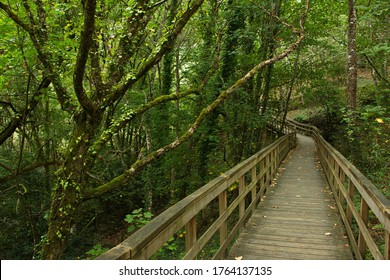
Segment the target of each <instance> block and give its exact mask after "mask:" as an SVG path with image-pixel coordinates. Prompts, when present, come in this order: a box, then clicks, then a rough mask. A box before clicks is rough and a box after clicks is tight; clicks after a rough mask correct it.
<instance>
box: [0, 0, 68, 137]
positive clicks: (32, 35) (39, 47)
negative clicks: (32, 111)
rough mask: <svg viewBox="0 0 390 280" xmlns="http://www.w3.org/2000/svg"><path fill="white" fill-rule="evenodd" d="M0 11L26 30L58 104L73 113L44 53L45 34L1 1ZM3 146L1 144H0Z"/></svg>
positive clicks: (47, 56) (64, 90)
mask: <svg viewBox="0 0 390 280" xmlns="http://www.w3.org/2000/svg"><path fill="white" fill-rule="evenodd" d="M0 9H2V10H3V11H4V12H5V13H6V14H7V15H8V17H9V18H11V19H12V20H13V21H14V22H15V23H16V24H17V25H19V26H20V27H21V28H22V29H24V30H25V31H26V32H27V33H28V34H29V35H30V39H31V41H32V43H33V45H34V47H35V49H36V51H37V53H38V57H39V60H40V61H41V62H42V64H43V66H44V67H45V70H46V71H47V73H46V74H47V77H48V78H49V79H50V80H51V82H52V83H53V86H54V89H55V91H56V94H57V99H58V102H59V103H60V104H61V108H62V109H63V110H65V111H68V112H72V111H73V110H74V105H73V104H72V99H71V97H70V96H69V95H68V93H67V92H66V89H65V88H64V87H63V86H62V85H61V83H60V79H59V77H58V75H56V74H55V73H54V70H53V65H52V64H51V63H50V62H49V61H50V59H49V57H50V55H48V54H47V53H45V52H44V50H43V48H42V44H43V43H44V42H45V38H39V36H37V35H42V34H45V33H44V32H43V33H42V32H36V30H35V29H34V26H30V25H28V24H27V23H25V22H24V21H23V20H22V19H21V18H19V17H18V15H17V14H15V13H14V12H13V11H12V9H11V7H10V6H9V5H6V4H4V3H3V2H1V1H0ZM0 144H1V142H0Z"/></svg>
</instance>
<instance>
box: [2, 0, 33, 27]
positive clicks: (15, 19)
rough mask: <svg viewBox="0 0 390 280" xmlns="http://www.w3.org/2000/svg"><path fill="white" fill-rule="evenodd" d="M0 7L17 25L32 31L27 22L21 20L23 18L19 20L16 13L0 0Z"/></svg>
mask: <svg viewBox="0 0 390 280" xmlns="http://www.w3.org/2000/svg"><path fill="white" fill-rule="evenodd" d="M0 9H2V10H3V11H4V12H5V13H6V14H7V15H8V16H9V17H10V18H11V19H12V20H13V21H14V22H15V23H16V24H17V25H19V26H20V27H22V28H23V29H24V30H26V31H27V32H28V33H30V34H31V33H34V30H33V29H32V28H31V27H30V26H29V25H28V24H27V23H25V22H23V20H21V19H20V18H19V17H18V15H17V14H15V13H14V12H13V11H12V9H11V7H10V6H8V5H7V4H4V3H3V2H1V1H0Z"/></svg>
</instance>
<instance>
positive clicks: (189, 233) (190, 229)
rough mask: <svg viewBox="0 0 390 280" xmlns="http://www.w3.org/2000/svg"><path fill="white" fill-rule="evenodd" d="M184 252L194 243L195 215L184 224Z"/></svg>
mask: <svg viewBox="0 0 390 280" xmlns="http://www.w3.org/2000/svg"><path fill="white" fill-rule="evenodd" d="M185 237H186V252H188V251H189V250H190V249H191V248H192V246H194V244H195V243H196V216H194V217H193V218H192V219H191V220H190V221H189V222H188V223H187V224H186V234H185Z"/></svg>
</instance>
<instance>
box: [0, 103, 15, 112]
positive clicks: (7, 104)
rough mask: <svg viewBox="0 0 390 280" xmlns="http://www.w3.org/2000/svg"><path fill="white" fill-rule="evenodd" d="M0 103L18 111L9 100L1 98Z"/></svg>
mask: <svg viewBox="0 0 390 280" xmlns="http://www.w3.org/2000/svg"><path fill="white" fill-rule="evenodd" d="M0 105H3V106H8V107H10V108H11V110H12V111H13V112H14V113H18V111H17V110H16V109H15V107H14V105H12V103H11V102H6V101H1V100H0Z"/></svg>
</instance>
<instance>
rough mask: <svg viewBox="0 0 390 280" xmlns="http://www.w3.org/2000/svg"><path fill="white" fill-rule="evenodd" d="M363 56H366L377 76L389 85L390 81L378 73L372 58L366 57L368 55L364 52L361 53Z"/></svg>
mask: <svg viewBox="0 0 390 280" xmlns="http://www.w3.org/2000/svg"><path fill="white" fill-rule="evenodd" d="M363 55H364V57H365V58H366V60H367V61H368V63H369V64H370V65H371V67H372V69H374V71H375V73H376V74H377V75H378V76H379V78H381V79H382V80H383V81H385V82H386V83H387V84H388V85H390V82H389V81H388V80H387V79H386V78H385V77H383V76H382V75H381V73H379V71H378V69H376V67H375V65H374V63H373V62H372V60H371V59H370V58H369V57H368V55H367V54H366V53H364V54H363Z"/></svg>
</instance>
